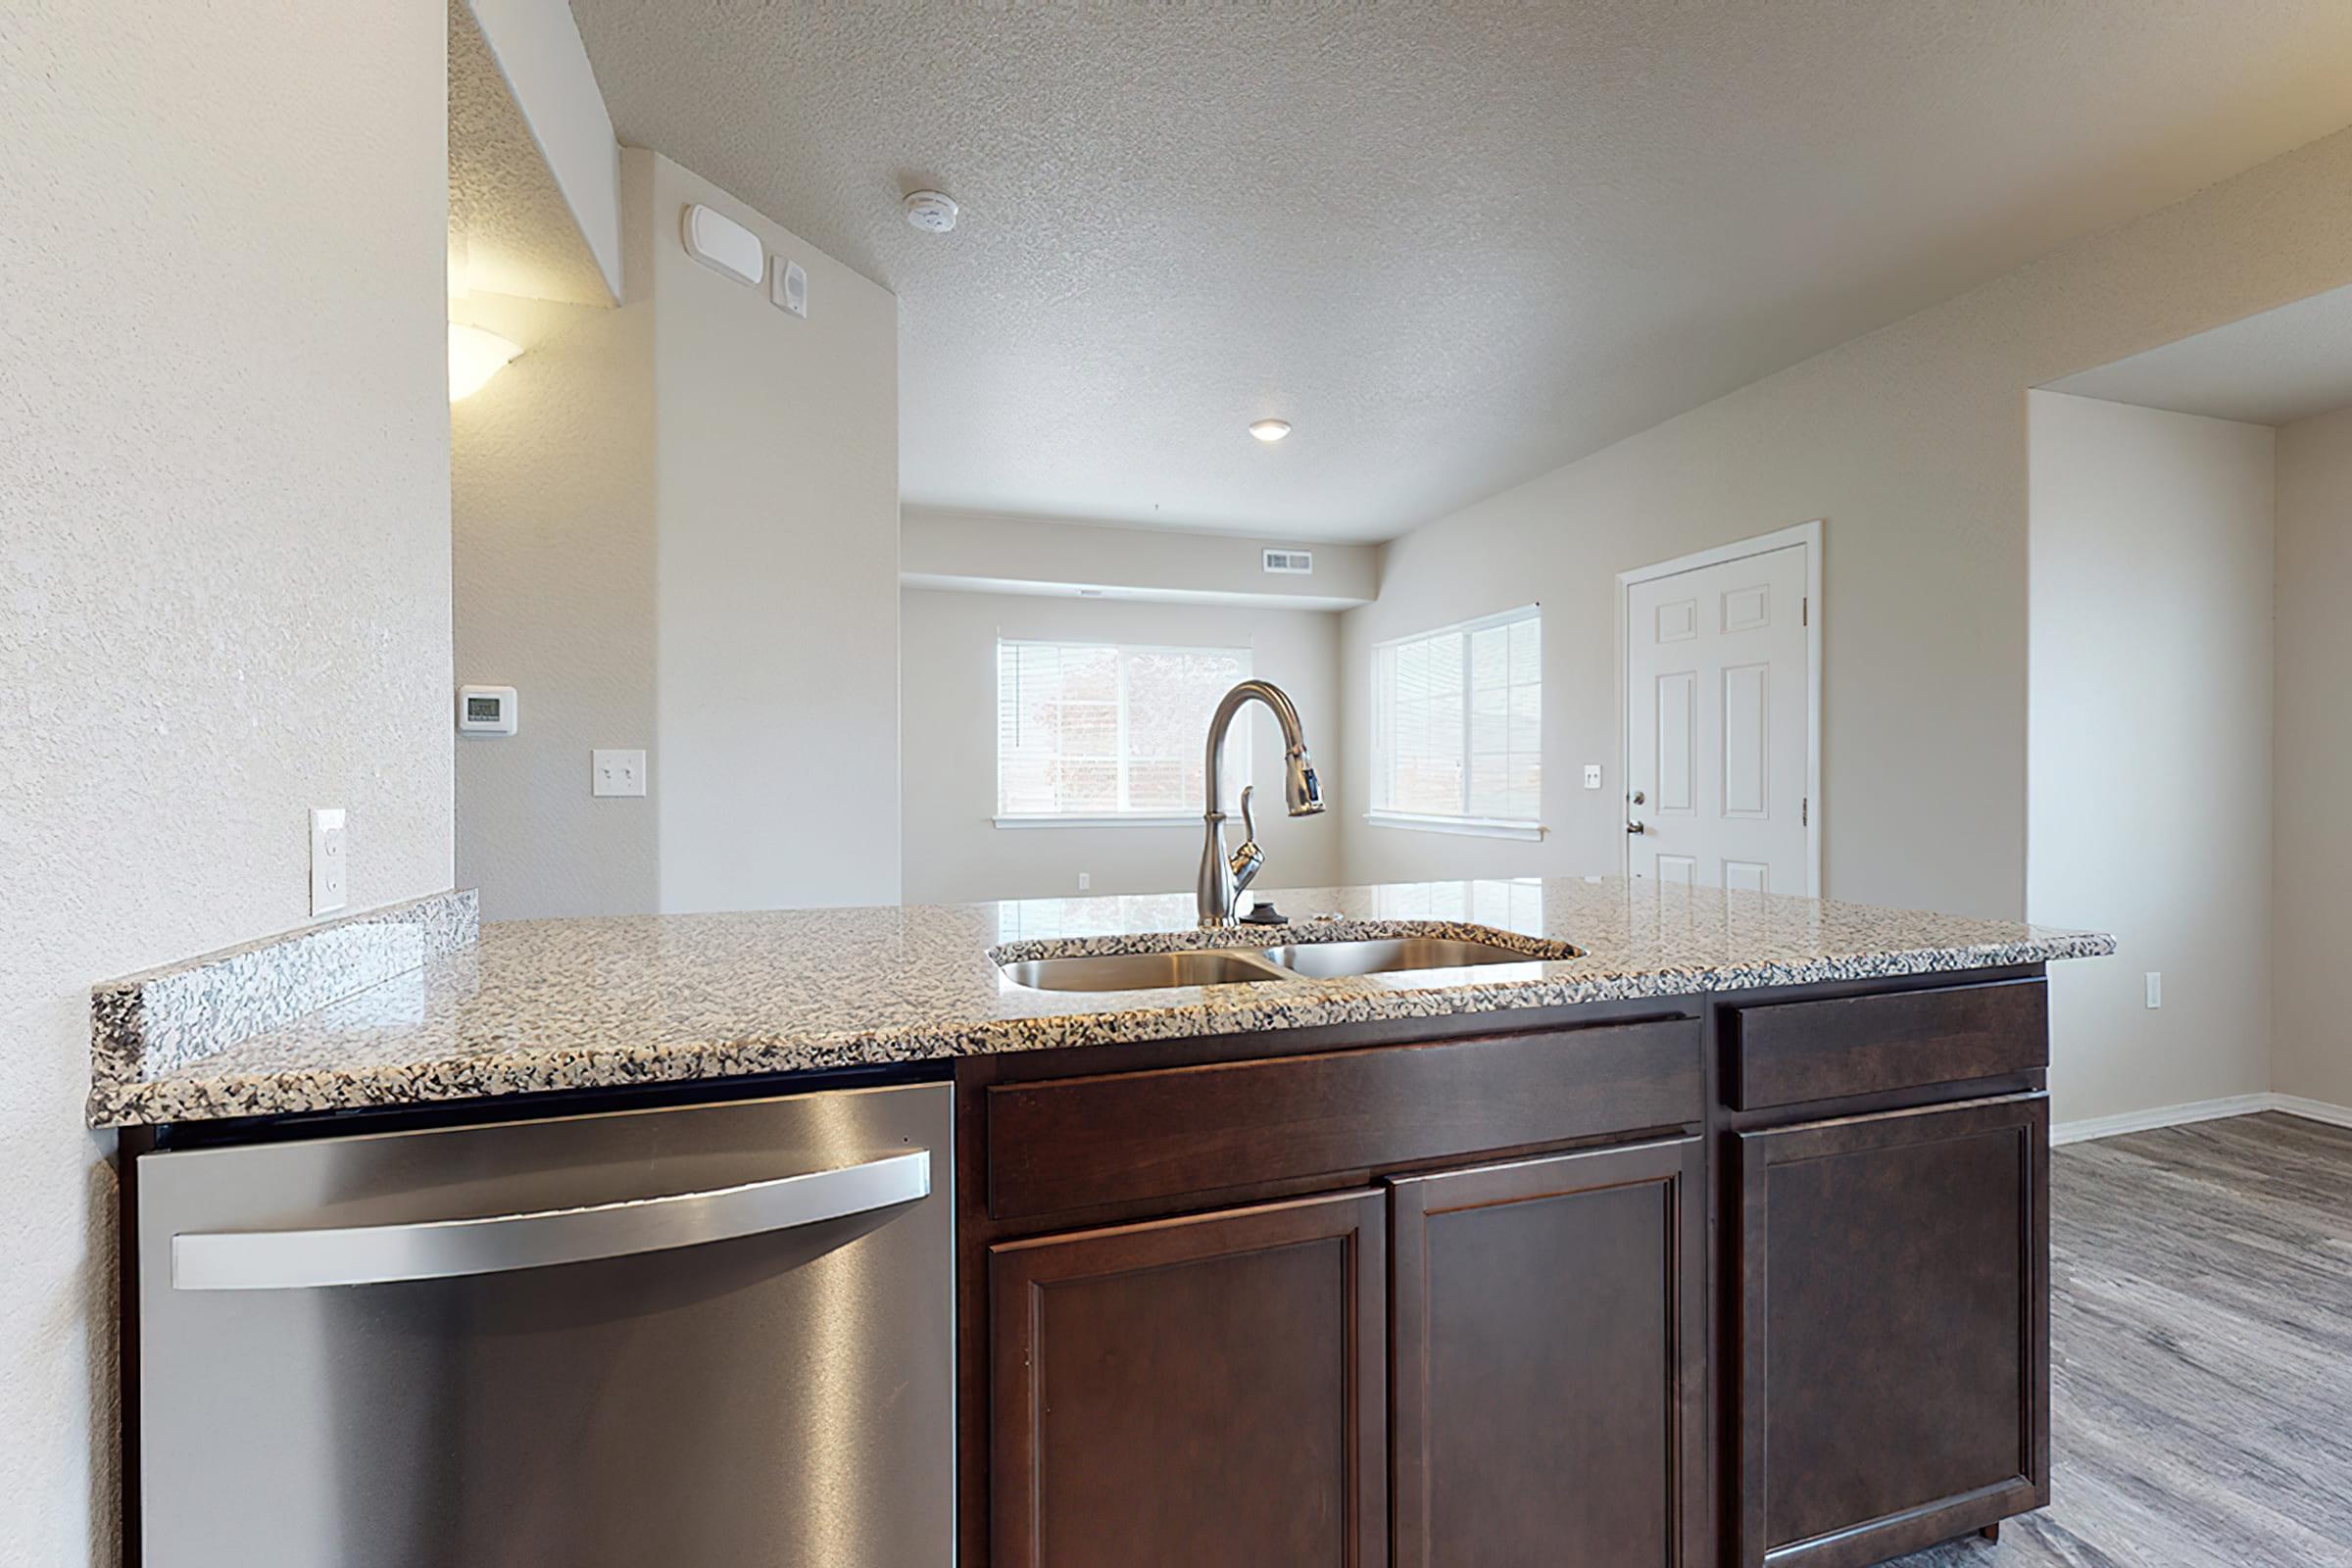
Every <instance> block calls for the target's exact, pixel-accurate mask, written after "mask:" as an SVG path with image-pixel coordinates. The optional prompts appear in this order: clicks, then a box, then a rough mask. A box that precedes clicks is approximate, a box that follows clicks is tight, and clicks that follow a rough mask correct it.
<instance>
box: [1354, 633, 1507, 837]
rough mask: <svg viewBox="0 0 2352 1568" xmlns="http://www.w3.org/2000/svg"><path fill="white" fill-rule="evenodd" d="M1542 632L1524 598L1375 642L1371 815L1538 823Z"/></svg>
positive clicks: (1404, 820) (1464, 824)
mask: <svg viewBox="0 0 2352 1568" xmlns="http://www.w3.org/2000/svg"><path fill="white" fill-rule="evenodd" d="M1543 636H1544V620H1543V609H1542V607H1541V606H1537V605H1530V606H1528V607H1527V608H1526V609H1524V610H1514V611H1510V612H1508V613H1504V614H1500V615H1491V616H1489V617H1487V618H1486V619H1484V620H1472V621H1464V622H1463V623H1462V624H1460V625H1458V626H1447V627H1445V628H1444V629H1442V630H1439V631H1434V632H1429V633H1426V634H1424V635H1422V636H1418V637H1404V638H1399V639H1397V641H1395V642H1389V643H1382V644H1381V645H1379V646H1378V647H1377V648H1375V649H1374V650H1373V651H1372V809H1371V812H1370V813H1369V818H1370V820H1371V821H1373V822H1375V823H1379V824H1382V825H1387V826H1397V827H1433V828H1439V829H1447V830H1452V831H1457V832H1491V833H1496V834H1500V835H1503V836H1507V837H1515V838H1535V837H1537V836H1539V835H1540V834H1541V833H1542V832H1543V828H1542V827H1541V826H1540V825H1538V818H1539V817H1540V816H1541V815H1542V813H1543V808H1544V673H1543V665H1544V659H1543Z"/></svg>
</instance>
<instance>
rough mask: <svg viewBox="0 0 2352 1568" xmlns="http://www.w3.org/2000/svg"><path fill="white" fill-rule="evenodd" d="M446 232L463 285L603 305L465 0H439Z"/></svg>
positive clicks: (594, 271) (600, 281)
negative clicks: (442, 13)
mask: <svg viewBox="0 0 2352 1568" xmlns="http://www.w3.org/2000/svg"><path fill="white" fill-rule="evenodd" d="M449 236H450V248H451V253H452V258H453V261H456V260H460V259H462V261H463V268H462V271H463V282H464V284H465V286H466V287H467V288H471V289H478V290H481V291H482V292H484V293H487V294H494V295H511V296H517V297H521V298H527V299H534V300H552V301H558V302H561V303H564V304H567V305H611V304H612V303H613V295H612V293H611V291H610V290H608V289H607V288H606V287H605V274H604V272H603V271H602V270H600V269H599V268H598V267H597V265H596V255H595V253H594V252H593V251H591V250H590V249H589V248H588V242H587V241H586V240H585V239H583V238H582V237H581V235H580V230H579V221H578V220H577V219H575V218H574V217H573V216H572V212H571V206H570V204H569V203H567V202H566V201H564V192H563V189H562V187H560V186H559V185H558V184H557V183H556V176H555V173H554V172H553V171H551V170H550V169H549V168H548V166H547V155H546V154H545V153H544V152H542V151H541V150H540V147H539V143H538V140H537V139H536V138H535V137H534V136H533V135H532V133H531V126H530V122H529V121H528V120H527V119H526V118H525V117H524V115H523V112H522V109H521V107H520V106H519V105H517V104H516V103H515V97H514V90H513V88H512V87H510V86H509V85H508V82H507V78H506V75H505V73H503V72H501V71H500V70H499V65H498V57H497V56H496V55H495V54H493V53H492V52H491V49H490V45H489V44H488V42H486V41H485V40H484V39H483V37H482V29H481V26H480V25H479V24H478V23H476V22H475V21H474V18H473V13H472V11H471V10H469V9H468V8H467V6H466V0H449ZM458 281H459V279H458V278H456V277H453V278H452V282H453V284H455V283H456V282H458ZM459 314H460V315H463V314H465V313H464V312H463V311H462V310H461V311H460V312H459Z"/></svg>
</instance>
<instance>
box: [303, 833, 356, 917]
mask: <svg viewBox="0 0 2352 1568" xmlns="http://www.w3.org/2000/svg"><path fill="white" fill-rule="evenodd" d="M350 902H351V866H350V863H349V855H348V843H347V837H346V834H345V831H344V821H343V808H341V807H340V806H320V807H314V808H313V809H312V810H311V912H312V913H313V914H332V913H333V912H334V911H335V910H337V909H340V908H342V907H343V906H345V905H346V904H349V903H350Z"/></svg>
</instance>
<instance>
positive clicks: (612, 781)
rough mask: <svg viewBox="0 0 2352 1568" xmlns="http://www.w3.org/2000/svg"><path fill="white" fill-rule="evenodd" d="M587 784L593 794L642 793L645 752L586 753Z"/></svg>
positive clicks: (643, 791)
mask: <svg viewBox="0 0 2352 1568" xmlns="http://www.w3.org/2000/svg"><path fill="white" fill-rule="evenodd" d="M588 785H589V793H591V794H593V795H643V794H644V793H645V753H643V752H641V751H640V752H620V751H601V750H600V751H592V752H590V753H589V754H588Z"/></svg>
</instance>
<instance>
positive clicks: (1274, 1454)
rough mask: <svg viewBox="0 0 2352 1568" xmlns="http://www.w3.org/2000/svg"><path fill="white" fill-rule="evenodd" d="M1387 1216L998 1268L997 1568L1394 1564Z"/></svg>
mask: <svg viewBox="0 0 2352 1568" xmlns="http://www.w3.org/2000/svg"><path fill="white" fill-rule="evenodd" d="M1387 1218H1388V1209H1387V1201H1386V1199H1385V1197H1384V1196H1383V1195H1382V1194H1380V1193H1377V1192H1354V1193H1344V1194H1339V1195H1336V1196H1332V1197H1326V1198H1313V1199H1304V1200H1299V1201H1291V1202H1283V1203H1269V1204H1263V1205H1260V1206H1256V1207H1251V1208H1242V1209H1231V1210H1225V1211H1221V1212H1215V1213H1208V1214H1199V1215H1192V1216H1187V1217H1183V1218H1177V1219H1164V1220H1153V1221H1150V1222H1147V1223H1143V1224H1136V1225H1123V1226H1116V1227H1112V1228H1108V1229H1102V1230H1092V1231H1084V1232H1079V1233H1076V1234H1071V1235H1060V1236H1048V1237H1040V1238H1035V1239H1031V1240H1025V1241H1015V1242H1006V1243H1001V1244H999V1245H998V1246H996V1247H995V1248H993V1249H992V1250H991V1251H990V1256H989V1270H990V1295H991V1306H992V1315H993V1318H994V1322H995V1336H994V1341H995V1343H994V1355H993V1362H994V1368H993V1379H992V1381H993V1384H994V1388H993V1397H992V1406H991V1407H992V1416H991V1425H992V1433H991V1447H992V1450H993V1464H992V1468H991V1485H990V1504H991V1506H990V1515H991V1519H992V1522H993V1528H992V1535H993V1538H994V1544H993V1551H992V1554H991V1560H992V1561H993V1562H994V1563H995V1564H996V1565H998V1568H1104V1565H1106V1564H1117V1565H1118V1568H1199V1565H1200V1564H1203V1563H1216V1564H1220V1565H1229V1568H1378V1565H1382V1564H1385V1563H1386V1562H1387V1560H1388V1533H1387V1513H1388V1506H1387V1469H1388V1442H1387V1406H1388V1395H1387V1389H1386V1363H1387V1356H1388V1336H1387V1322H1388V1268H1387V1262H1386V1248H1385V1239H1386V1231H1387Z"/></svg>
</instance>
